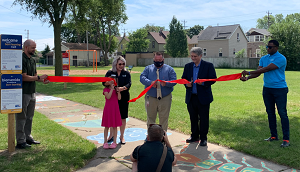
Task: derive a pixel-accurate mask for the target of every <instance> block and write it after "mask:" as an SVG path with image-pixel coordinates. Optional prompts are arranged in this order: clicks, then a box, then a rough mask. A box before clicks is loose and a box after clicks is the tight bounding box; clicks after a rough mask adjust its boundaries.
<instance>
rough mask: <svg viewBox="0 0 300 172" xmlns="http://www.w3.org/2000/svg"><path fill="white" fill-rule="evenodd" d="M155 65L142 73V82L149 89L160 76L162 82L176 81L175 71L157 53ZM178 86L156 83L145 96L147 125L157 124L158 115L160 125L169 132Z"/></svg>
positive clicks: (146, 68) (154, 59)
mask: <svg viewBox="0 0 300 172" xmlns="http://www.w3.org/2000/svg"><path fill="white" fill-rule="evenodd" d="M153 62H154V64H151V65H148V66H146V67H145V69H144V71H143V72H142V73H141V76H140V82H141V83H142V84H143V85H145V88H147V87H149V86H150V85H151V84H152V83H154V82H155V80H156V79H157V77H158V76H159V79H160V80H163V81H171V80H176V79H177V77H176V73H175V71H174V69H173V68H172V67H171V66H169V65H167V64H164V57H163V54H162V53H160V52H156V53H155V54H154V58H153ZM175 85H176V84H174V83H167V82H155V83H154V85H153V86H152V88H151V89H150V90H149V91H148V92H147V94H146V95H145V107H146V111H147V125H148V127H149V125H150V124H155V121H156V116H157V113H158V117H159V124H160V125H162V128H163V129H164V130H165V131H167V130H168V119H169V113H170V108H171V103H172V91H173V87H174V86H175ZM158 88H160V90H161V95H160V96H159V94H158V91H157V90H158Z"/></svg>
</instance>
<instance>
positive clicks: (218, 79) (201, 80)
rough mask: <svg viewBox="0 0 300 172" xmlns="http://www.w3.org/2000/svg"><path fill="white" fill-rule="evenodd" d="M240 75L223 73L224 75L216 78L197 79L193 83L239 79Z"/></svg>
mask: <svg viewBox="0 0 300 172" xmlns="http://www.w3.org/2000/svg"><path fill="white" fill-rule="evenodd" d="M240 77H242V73H237V74H231V75H224V76H220V77H219V78H217V79H197V80H196V81H195V83H199V82H205V81H231V80H236V79H240Z"/></svg>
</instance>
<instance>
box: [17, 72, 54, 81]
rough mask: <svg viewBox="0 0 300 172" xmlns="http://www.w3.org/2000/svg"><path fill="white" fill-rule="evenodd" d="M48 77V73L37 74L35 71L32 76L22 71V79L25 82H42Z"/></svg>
mask: <svg viewBox="0 0 300 172" xmlns="http://www.w3.org/2000/svg"><path fill="white" fill-rule="evenodd" d="M47 77H48V75H46V74H44V75H41V76H38V75H37V73H35V75H34V76H30V75H27V73H22V79H23V81H25V82H26V81H27V82H32V81H39V82H43V81H44V79H46V78H47Z"/></svg>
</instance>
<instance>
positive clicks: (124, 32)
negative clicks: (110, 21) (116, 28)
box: [124, 29, 127, 37]
mask: <svg viewBox="0 0 300 172" xmlns="http://www.w3.org/2000/svg"><path fill="white" fill-rule="evenodd" d="M125 30H127V29H124V37H125V36H126V32H125Z"/></svg>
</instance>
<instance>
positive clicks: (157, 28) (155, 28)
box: [143, 24, 166, 32]
mask: <svg viewBox="0 0 300 172" xmlns="http://www.w3.org/2000/svg"><path fill="white" fill-rule="evenodd" d="M143 28H144V29H146V30H147V32H159V31H160V30H163V31H165V30H166V29H165V27H164V26H162V27H161V26H154V25H153V24H151V25H150V24H146V26H144V27H143Z"/></svg>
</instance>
